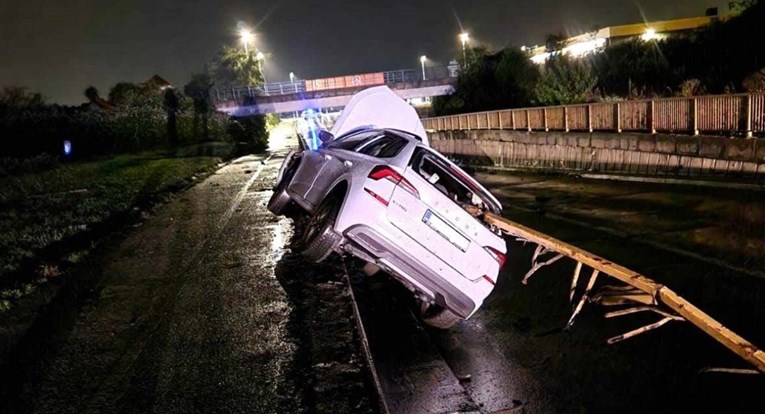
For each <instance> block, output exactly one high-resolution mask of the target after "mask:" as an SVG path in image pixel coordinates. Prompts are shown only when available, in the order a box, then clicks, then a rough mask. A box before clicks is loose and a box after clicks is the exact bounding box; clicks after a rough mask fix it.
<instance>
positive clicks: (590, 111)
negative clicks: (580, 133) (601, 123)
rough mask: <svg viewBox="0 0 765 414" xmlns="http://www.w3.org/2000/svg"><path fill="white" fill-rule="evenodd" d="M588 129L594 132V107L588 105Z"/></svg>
mask: <svg viewBox="0 0 765 414" xmlns="http://www.w3.org/2000/svg"><path fill="white" fill-rule="evenodd" d="M587 129H589V130H590V132H592V105H590V104H587Z"/></svg>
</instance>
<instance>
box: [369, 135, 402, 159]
mask: <svg viewBox="0 0 765 414" xmlns="http://www.w3.org/2000/svg"><path fill="white" fill-rule="evenodd" d="M407 143H408V141H407V139H406V138H402V137H400V136H398V135H394V134H391V133H386V134H385V135H383V136H381V137H377V138H375V139H374V140H372V141H370V142H369V143H365V144H362V146H361V147H359V149H358V152H359V153H361V154H366V155H369V156H372V157H377V158H393V157H395V156H396V155H398V154H399V153H400V152H401V150H402V149H403V148H404V147H405V146H406V144H407Z"/></svg>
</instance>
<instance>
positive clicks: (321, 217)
mask: <svg viewBox="0 0 765 414" xmlns="http://www.w3.org/2000/svg"><path fill="white" fill-rule="evenodd" d="M333 206H334V202H330V203H327V204H322V205H321V206H320V207H319V210H318V211H316V214H314V215H312V216H311V219H310V220H309V221H308V224H307V225H306V228H305V232H304V233H303V234H304V236H303V244H308V243H309V242H310V241H311V240H313V239H314V238H315V237H317V236H318V235H319V234H321V232H322V231H324V228H325V227H326V224H327V221H328V219H329V216H330V214H331V212H332V207H333Z"/></svg>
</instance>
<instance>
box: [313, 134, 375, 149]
mask: <svg viewBox="0 0 765 414" xmlns="http://www.w3.org/2000/svg"><path fill="white" fill-rule="evenodd" d="M379 136H380V131H362V132H357V133H355V134H351V135H346V136H343V137H340V138H338V139H336V140H334V141H332V142H330V143H329V144H327V145H326V147H327V148H334V149H344V150H348V151H353V150H355V149H356V148H358V147H359V146H361V145H362V144H364V143H366V142H368V141H371V140H373V139H375V138H377V137H379Z"/></svg>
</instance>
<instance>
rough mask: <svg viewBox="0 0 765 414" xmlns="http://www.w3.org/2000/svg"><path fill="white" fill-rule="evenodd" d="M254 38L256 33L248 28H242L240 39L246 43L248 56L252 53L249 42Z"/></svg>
mask: <svg viewBox="0 0 765 414" xmlns="http://www.w3.org/2000/svg"><path fill="white" fill-rule="evenodd" d="M254 38H255V35H254V34H252V32H251V31H249V30H247V29H242V30H240V31H239V40H241V41H242V44H243V45H244V53H245V54H247V55H248V56H249V55H250V49H249V44H250V42H252V40H253V39H254Z"/></svg>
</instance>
